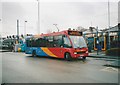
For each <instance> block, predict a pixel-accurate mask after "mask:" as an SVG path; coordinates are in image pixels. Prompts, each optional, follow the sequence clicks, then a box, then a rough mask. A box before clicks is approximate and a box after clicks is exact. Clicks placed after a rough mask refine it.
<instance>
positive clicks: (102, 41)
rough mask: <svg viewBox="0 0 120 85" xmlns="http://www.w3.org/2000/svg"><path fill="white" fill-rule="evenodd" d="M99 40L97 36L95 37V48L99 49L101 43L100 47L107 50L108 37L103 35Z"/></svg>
mask: <svg viewBox="0 0 120 85" xmlns="http://www.w3.org/2000/svg"><path fill="white" fill-rule="evenodd" d="M98 39H99V40H97V37H95V38H94V50H97V49H98V47H97V46H98V45H99V49H101V50H106V37H105V36H104V37H103V36H102V37H99V38H98Z"/></svg>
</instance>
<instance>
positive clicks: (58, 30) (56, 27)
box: [53, 24, 59, 32]
mask: <svg viewBox="0 0 120 85" xmlns="http://www.w3.org/2000/svg"><path fill="white" fill-rule="evenodd" d="M53 25H55V27H56V28H57V30H58V32H59V28H58V27H57V24H53Z"/></svg>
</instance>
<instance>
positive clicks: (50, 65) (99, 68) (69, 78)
mask: <svg viewBox="0 0 120 85" xmlns="http://www.w3.org/2000/svg"><path fill="white" fill-rule="evenodd" d="M1 55H2V61H0V62H2V82H3V83H118V69H117V68H111V67H105V66H103V65H105V64H107V63H109V62H111V61H112V60H111V61H107V60H104V59H96V58H87V60H86V61H82V60H80V59H79V60H74V61H65V60H61V59H54V58H46V57H30V56H29V55H26V54H24V53H13V52H3V53H0V56H1Z"/></svg>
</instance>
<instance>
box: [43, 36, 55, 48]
mask: <svg viewBox="0 0 120 85" xmlns="http://www.w3.org/2000/svg"><path fill="white" fill-rule="evenodd" d="M45 42H46V47H54V42H53V36H46V37H45Z"/></svg>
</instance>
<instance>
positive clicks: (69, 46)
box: [25, 30, 88, 60]
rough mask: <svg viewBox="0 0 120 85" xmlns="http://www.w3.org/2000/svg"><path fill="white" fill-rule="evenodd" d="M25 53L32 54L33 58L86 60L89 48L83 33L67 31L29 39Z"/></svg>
mask: <svg viewBox="0 0 120 85" xmlns="http://www.w3.org/2000/svg"><path fill="white" fill-rule="evenodd" d="M25 53H26V54H32V56H50V57H55V58H64V59H65V60H72V59H74V58H82V59H86V57H87V56H88V47H87V45H86V41H85V40H84V38H83V36H82V32H80V31H75V30H65V31H61V32H53V33H49V34H41V35H34V36H31V37H28V38H27V39H26V50H25Z"/></svg>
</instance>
